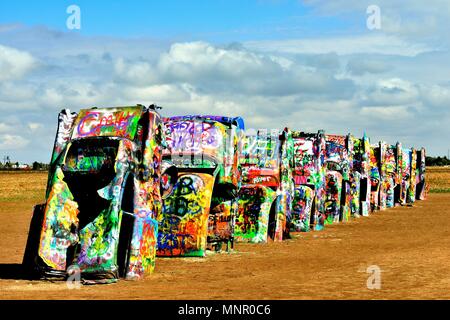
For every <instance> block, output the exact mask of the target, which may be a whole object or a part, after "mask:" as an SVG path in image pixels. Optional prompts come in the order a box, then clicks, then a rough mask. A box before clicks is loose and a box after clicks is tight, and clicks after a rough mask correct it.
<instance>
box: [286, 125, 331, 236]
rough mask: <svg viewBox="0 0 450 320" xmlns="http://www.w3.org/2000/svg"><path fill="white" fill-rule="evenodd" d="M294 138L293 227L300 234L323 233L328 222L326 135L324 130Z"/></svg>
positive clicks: (293, 134) (300, 134)
mask: <svg viewBox="0 0 450 320" xmlns="http://www.w3.org/2000/svg"><path fill="white" fill-rule="evenodd" d="M292 138H293V140H294V171H293V176H294V183H295V192H294V199H293V204H292V218H291V228H292V229H293V230H294V231H301V232H307V231H309V230H311V229H312V230H321V229H323V226H324V220H325V214H324V212H325V211H324V210H325V209H324V208H325V202H324V200H325V172H326V170H325V152H326V142H325V135H324V132H323V131H322V130H320V131H318V132H317V133H305V132H299V131H294V132H292Z"/></svg>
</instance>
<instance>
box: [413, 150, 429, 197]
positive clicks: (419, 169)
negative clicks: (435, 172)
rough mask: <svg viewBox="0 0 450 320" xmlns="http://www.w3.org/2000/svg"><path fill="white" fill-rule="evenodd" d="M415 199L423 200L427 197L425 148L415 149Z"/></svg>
mask: <svg viewBox="0 0 450 320" xmlns="http://www.w3.org/2000/svg"><path fill="white" fill-rule="evenodd" d="M416 153H417V165H416V200H425V199H426V198H427V191H428V185H427V184H426V181H425V170H426V167H425V159H426V156H425V148H421V149H420V150H417V151H416Z"/></svg>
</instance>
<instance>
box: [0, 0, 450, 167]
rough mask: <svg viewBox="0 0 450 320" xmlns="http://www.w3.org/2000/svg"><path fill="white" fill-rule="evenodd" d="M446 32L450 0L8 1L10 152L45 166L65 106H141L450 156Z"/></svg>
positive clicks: (0, 100)
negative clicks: (77, 23)
mask: <svg viewBox="0 0 450 320" xmlns="http://www.w3.org/2000/svg"><path fill="white" fill-rule="evenodd" d="M72 4H76V5H78V6H79V7H80V10H81V30H69V29H68V28H67V27H66V19H67V18H68V17H69V14H67V13H66V9H67V7H68V6H69V5H72ZM373 4H375V5H377V6H378V8H379V9H380V18H381V22H380V28H379V29H369V28H367V26H366V21H367V19H368V17H369V15H368V14H367V12H366V10H367V8H368V6H369V5H373ZM449 29H450V2H449V1H447V0H429V1H427V3H426V4H424V2H423V1H420V0H410V1H408V2H407V3H406V2H405V1H400V0H398V1H396V0H377V1H373V0H360V1H352V0H334V1H326V0H298V1H287V0H286V1H283V0H259V1H257V0H255V1H250V0H247V1H230V0H228V1H225V0H217V1H212V0H210V1H206V0H196V1H194V0H185V1H92V0H91V1H50V0H47V1H33V2H32V1H21V0H18V1H7V0H2V1H0V159H2V158H3V156H4V155H9V156H10V157H11V159H13V160H15V161H19V162H31V161H34V160H38V161H43V162H47V161H48V158H49V156H50V152H51V149H52V144H53V140H54V135H55V130H56V117H57V113H58V112H59V111H60V110H61V109H62V108H70V109H71V110H74V111H77V110H79V109H82V108H86V107H91V106H98V107H111V106H117V105H130V104H135V103H144V104H150V103H157V104H158V105H162V106H163V107H164V109H163V111H162V113H163V114H164V115H175V114H189V113H205V112H206V113H216V114H223V115H229V116H234V115H240V116H243V117H244V119H245V120H246V127H248V128H268V129H271V128H274V127H280V128H281V127H285V126H288V127H291V128H292V129H296V130H303V131H317V130H318V129H324V130H325V131H326V132H330V133H339V134H346V133H348V132H351V133H353V134H354V135H356V136H362V134H363V132H367V134H368V136H369V137H371V139H372V142H376V141H378V140H385V141H387V142H390V143H395V142H396V141H398V140H399V141H401V142H402V143H403V144H404V146H406V147H411V146H415V147H421V146H425V147H426V148H427V150H428V154H430V155H446V154H447V151H448V149H449V148H450V144H449V142H448V137H449V136H450V125H449V124H450V107H449V106H450V80H449V78H448V75H449V74H450V54H449V47H450V34H449V33H448V30H449Z"/></svg>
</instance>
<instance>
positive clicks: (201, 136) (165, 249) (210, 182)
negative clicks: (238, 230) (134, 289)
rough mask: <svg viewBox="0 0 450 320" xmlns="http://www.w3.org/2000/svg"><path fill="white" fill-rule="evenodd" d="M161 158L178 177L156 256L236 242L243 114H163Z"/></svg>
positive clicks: (167, 203)
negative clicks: (163, 144) (241, 116)
mask: <svg viewBox="0 0 450 320" xmlns="http://www.w3.org/2000/svg"><path fill="white" fill-rule="evenodd" d="M164 124H165V128H166V142H167V149H165V151H164V155H163V158H164V159H167V160H170V162H171V163H173V164H174V165H175V166H176V167H177V169H178V181H177V183H176V184H175V187H174V188H173V190H172V192H171V194H170V195H169V196H168V197H167V198H166V199H165V200H164V202H163V214H162V215H161V216H160V219H159V233H158V251H157V255H158V256H200V257H201V256H204V255H205V254H206V250H207V249H215V250H220V248H221V247H222V245H223V244H226V245H227V247H229V246H230V245H231V246H232V244H233V232H234V217H235V215H236V211H237V196H238V192H239V188H240V170H239V153H240V150H241V136H242V135H243V131H244V129H245V128H244V121H243V119H242V118H240V117H235V118H231V117H220V116H200V115H192V116H175V117H169V118H164Z"/></svg>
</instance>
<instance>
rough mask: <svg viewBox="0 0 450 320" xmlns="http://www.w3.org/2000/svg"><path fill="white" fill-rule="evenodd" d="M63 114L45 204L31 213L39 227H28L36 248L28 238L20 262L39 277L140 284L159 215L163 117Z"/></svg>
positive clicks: (143, 112) (150, 261)
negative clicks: (75, 271) (70, 275)
mask: <svg viewBox="0 0 450 320" xmlns="http://www.w3.org/2000/svg"><path fill="white" fill-rule="evenodd" d="M68 114H70V113H69V112H68V111H63V112H61V114H60V117H59V123H58V133H57V139H56V141H55V147H54V152H53V155H52V159H54V161H53V162H52V164H51V169H50V172H49V177H50V178H49V182H48V191H47V201H46V204H45V206H40V208H42V210H35V213H34V214H40V215H42V218H41V223H39V224H37V223H34V224H32V226H31V228H30V229H33V230H30V235H34V234H39V235H40V236H39V243H38V244H36V243H34V242H35V241H34V238H33V237H29V239H28V242H27V249H26V256H25V257H24V262H27V267H29V268H30V269H31V270H34V271H35V272H36V273H37V275H38V276H45V277H54V276H58V277H65V276H66V272H67V270H68V268H69V267H71V266H76V267H78V268H79V269H80V271H81V274H82V279H83V281H84V282H85V283H110V282H115V281H117V279H118V278H119V277H121V276H123V277H125V278H127V279H140V278H143V277H144V276H145V275H147V274H149V273H151V272H152V271H153V268H154V265H155V254H156V242H157V241H156V240H157V233H158V231H157V230H158V224H157V220H156V218H157V217H158V216H159V215H160V212H161V202H162V196H161V182H160V177H161V175H162V172H161V170H160V164H161V161H162V148H163V145H162V143H161V142H162V140H163V136H162V134H163V131H162V121H161V117H160V116H159V114H158V113H157V112H156V111H155V110H154V109H152V108H145V107H143V106H136V107H123V108H113V109H89V110H81V111H80V113H79V114H78V115H76V114H73V113H72V114H70V115H71V116H70V119H69V120H70V121H69V120H68V116H67V115H68ZM106 115H111V116H112V117H115V118H114V119H115V120H114V121H112V120H111V119H113V118H110V117H109V116H108V117H106ZM86 117H88V118H86ZM103 117H106V119H107V120H102V119H104V118H103ZM87 119H90V120H89V121H88V120H87ZM95 119H97V120H98V121H97V120H96V121H97V122H95V121H94V120H95ZM108 119H110V120H111V121H112V122H110V120H108ZM127 121H128V122H127ZM130 121H131V122H130ZM83 123H84V124H83ZM88 123H89V124H88ZM69 124H71V127H70V128H69ZM88 126H90V127H91V129H92V130H91V131H90V132H89V134H86V135H83V134H80V133H85V131H81V132H80V130H79V128H83V130H84V129H86V128H87V127H88ZM74 128H75V129H74ZM94 128H95V129H94ZM144 131H145V132H144ZM69 132H72V136H71V138H70V139H69V138H68V137H69V136H70V135H69ZM87 137H88V139H87ZM129 138H132V139H133V140H130V139H129ZM173 183H174V182H173ZM38 220H39V219H37V218H36V219H33V221H38ZM34 229H35V230H34ZM33 248H34V249H33Z"/></svg>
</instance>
